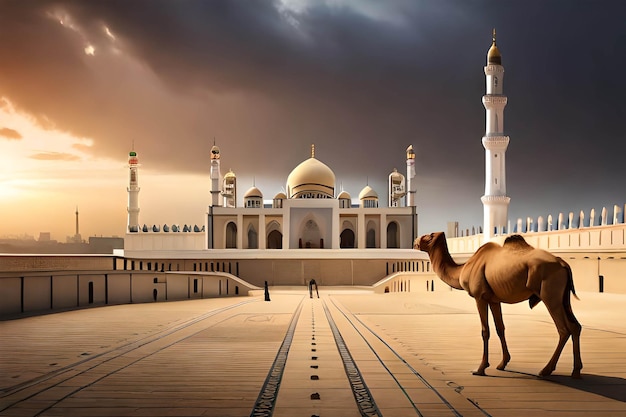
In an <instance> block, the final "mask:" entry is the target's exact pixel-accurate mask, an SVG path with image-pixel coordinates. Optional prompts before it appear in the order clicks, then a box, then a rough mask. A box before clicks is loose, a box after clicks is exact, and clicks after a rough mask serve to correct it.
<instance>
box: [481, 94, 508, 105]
mask: <svg viewBox="0 0 626 417" xmlns="http://www.w3.org/2000/svg"><path fill="white" fill-rule="evenodd" d="M507 101H508V99H507V97H506V96H504V95H499V94H498V95H496V94H487V95H484V96H483V104H484V105H485V106H487V105H489V104H493V105H500V106H502V107H504V106H506V103H507Z"/></svg>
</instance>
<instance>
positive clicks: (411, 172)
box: [406, 145, 417, 207]
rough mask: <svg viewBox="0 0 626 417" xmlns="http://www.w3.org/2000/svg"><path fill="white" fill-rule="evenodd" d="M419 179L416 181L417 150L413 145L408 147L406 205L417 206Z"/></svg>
mask: <svg viewBox="0 0 626 417" xmlns="http://www.w3.org/2000/svg"><path fill="white" fill-rule="evenodd" d="M416 190H417V181H415V151H414V150H413V145H409V147H408V148H406V206H407V207H412V206H415V194H416V192H417V191H416Z"/></svg>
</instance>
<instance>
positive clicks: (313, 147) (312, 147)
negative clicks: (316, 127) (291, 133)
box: [311, 143, 315, 158]
mask: <svg viewBox="0 0 626 417" xmlns="http://www.w3.org/2000/svg"><path fill="white" fill-rule="evenodd" d="M311 158H315V144H314V143H312V144H311Z"/></svg>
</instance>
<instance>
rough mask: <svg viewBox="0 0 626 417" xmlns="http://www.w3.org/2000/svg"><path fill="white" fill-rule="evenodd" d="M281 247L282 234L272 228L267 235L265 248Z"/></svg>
mask: <svg viewBox="0 0 626 417" xmlns="http://www.w3.org/2000/svg"><path fill="white" fill-rule="evenodd" d="M282 248H283V234H282V233H280V232H279V231H278V230H272V231H271V232H270V233H269V234H268V235H267V249H282Z"/></svg>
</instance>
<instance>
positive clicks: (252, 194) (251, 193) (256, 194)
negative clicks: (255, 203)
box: [243, 187, 263, 198]
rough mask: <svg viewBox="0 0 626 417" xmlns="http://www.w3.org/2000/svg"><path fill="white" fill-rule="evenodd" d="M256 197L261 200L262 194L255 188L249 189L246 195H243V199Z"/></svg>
mask: <svg viewBox="0 0 626 417" xmlns="http://www.w3.org/2000/svg"><path fill="white" fill-rule="evenodd" d="M251 197H258V198H263V193H262V192H261V190H259V189H258V188H256V187H251V188H250V189H249V190H248V191H246V193H245V194H244V195H243V198H251Z"/></svg>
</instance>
